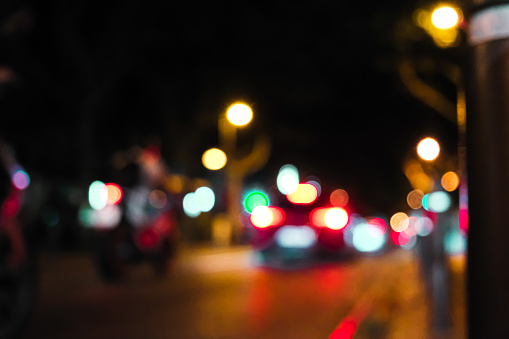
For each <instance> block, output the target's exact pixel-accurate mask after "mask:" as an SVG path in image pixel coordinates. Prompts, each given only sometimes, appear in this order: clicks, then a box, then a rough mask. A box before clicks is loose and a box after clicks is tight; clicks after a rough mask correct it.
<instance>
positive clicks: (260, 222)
mask: <svg viewBox="0 0 509 339" xmlns="http://www.w3.org/2000/svg"><path fill="white" fill-rule="evenodd" d="M250 219H251V222H252V223H253V225H255V226H257V227H268V226H270V225H271V224H272V221H273V220H274V215H273V214H272V211H271V210H270V209H269V208H268V207H267V206H257V207H255V208H254V209H253V212H252V213H251V216H250Z"/></svg>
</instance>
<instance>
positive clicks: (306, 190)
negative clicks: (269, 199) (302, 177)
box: [286, 184, 318, 204]
mask: <svg viewBox="0 0 509 339" xmlns="http://www.w3.org/2000/svg"><path fill="white" fill-rule="evenodd" d="M286 198H287V199H288V201H290V202H291V203H294V204H310V203H312V202H313V201H315V200H316V199H317V198H318V190H317V189H316V187H315V186H313V185H311V184H299V186H297V190H296V191H295V192H293V193H292V194H288V195H287V196H286Z"/></svg>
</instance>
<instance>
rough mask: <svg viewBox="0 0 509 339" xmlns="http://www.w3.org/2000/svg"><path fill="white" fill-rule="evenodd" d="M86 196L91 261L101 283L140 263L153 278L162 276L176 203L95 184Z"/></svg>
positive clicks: (140, 189)
mask: <svg viewBox="0 0 509 339" xmlns="http://www.w3.org/2000/svg"><path fill="white" fill-rule="evenodd" d="M88 196H89V204H90V206H91V207H92V209H89V210H88V215H87V216H86V218H85V219H87V220H88V221H87V222H88V223H89V225H90V226H91V227H92V229H93V238H94V243H95V244H94V252H95V262H96V265H97V269H98V272H99V274H100V276H101V277H102V278H103V279H104V280H106V281H118V280H121V279H122V278H124V277H125V276H126V274H127V273H128V270H129V268H130V267H131V266H132V265H134V264H138V263H142V262H148V263H150V264H151V265H152V267H153V269H154V271H155V273H157V274H158V275H161V276H162V275H165V274H166V273H167V272H168V270H169V269H170V268H171V263H172V260H173V258H174V257H175V254H176V248H177V244H178V239H179V235H180V232H179V228H178V222H177V216H178V202H177V201H176V200H175V199H174V198H173V197H172V195H171V194H169V193H168V192H166V191H165V190H163V189H153V188H149V187H147V186H144V185H139V184H138V185H135V186H134V187H128V186H121V185H119V184H116V183H106V184H105V183H102V182H100V181H95V182H93V183H92V184H91V185H90V188H89V195H88ZM82 218H83V217H82Z"/></svg>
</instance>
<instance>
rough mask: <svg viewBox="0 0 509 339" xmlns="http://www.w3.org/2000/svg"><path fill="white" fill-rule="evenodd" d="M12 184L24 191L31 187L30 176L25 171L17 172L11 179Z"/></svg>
mask: <svg viewBox="0 0 509 339" xmlns="http://www.w3.org/2000/svg"><path fill="white" fill-rule="evenodd" d="M11 181H12V184H13V185H14V187H16V188H17V189H19V190H24V189H25V188H27V187H28V185H30V176H29V175H28V173H27V172H25V171H23V170H17V171H16V172H14V174H13V175H12V177H11Z"/></svg>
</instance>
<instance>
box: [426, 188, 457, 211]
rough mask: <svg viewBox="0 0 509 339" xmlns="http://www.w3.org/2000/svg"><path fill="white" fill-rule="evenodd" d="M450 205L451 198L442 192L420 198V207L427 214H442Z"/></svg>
mask: <svg viewBox="0 0 509 339" xmlns="http://www.w3.org/2000/svg"><path fill="white" fill-rule="evenodd" d="M451 204H452V201H451V197H450V196H449V194H447V193H446V192H443V191H438V192H433V193H429V194H426V195H425V196H424V198H422V207H424V209H425V210H426V211H429V212H434V213H443V212H445V211H447V210H448V209H449V208H450V207H451Z"/></svg>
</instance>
